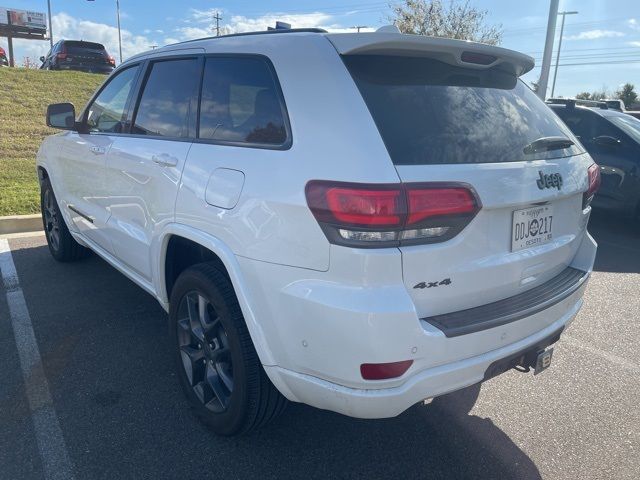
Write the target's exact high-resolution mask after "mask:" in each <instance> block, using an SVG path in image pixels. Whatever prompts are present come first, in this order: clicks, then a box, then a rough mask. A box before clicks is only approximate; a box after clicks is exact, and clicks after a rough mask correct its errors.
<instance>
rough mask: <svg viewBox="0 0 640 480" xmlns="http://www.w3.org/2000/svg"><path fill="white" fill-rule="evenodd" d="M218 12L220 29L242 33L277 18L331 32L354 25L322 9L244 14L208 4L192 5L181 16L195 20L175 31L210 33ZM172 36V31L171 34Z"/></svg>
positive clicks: (263, 27)
mask: <svg viewBox="0 0 640 480" xmlns="http://www.w3.org/2000/svg"><path fill="white" fill-rule="evenodd" d="M216 13H219V14H220V15H221V16H222V17H223V21H222V22H221V26H220V28H221V30H222V32H223V33H242V32H253V31H258V30H266V29H267V28H268V27H273V26H275V24H276V21H281V22H285V23H289V24H290V25H291V26H292V27H293V28H314V27H318V28H324V29H325V30H329V31H331V32H353V31H354V29H353V28H350V27H347V26H344V25H341V24H339V23H336V21H335V19H334V16H332V15H329V14H326V13H323V12H312V13H302V14H286V13H268V14H265V15H261V16H259V17H247V16H244V15H231V16H229V15H228V14H226V15H225V12H224V10H222V9H215V8H211V9H208V10H197V9H191V10H190V12H189V15H188V16H187V17H186V18H185V19H184V21H183V22H184V23H187V24H194V23H195V24H197V25H196V26H193V25H189V26H185V27H178V28H176V29H175V31H174V32H175V33H176V34H177V36H179V37H180V38H182V39H185V40H193V39H196V38H202V37H209V36H211V35H213V34H214V32H215V20H214V19H213V16H214V15H215V14H216ZM373 30H375V29H374V28H363V29H361V30H360V31H362V32H367V31H373ZM174 36H175V35H174Z"/></svg>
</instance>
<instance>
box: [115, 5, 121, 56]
mask: <svg viewBox="0 0 640 480" xmlns="http://www.w3.org/2000/svg"><path fill="white" fill-rule="evenodd" d="M116 15H117V16H118V49H119V53H120V63H122V34H121V33H120V0H116Z"/></svg>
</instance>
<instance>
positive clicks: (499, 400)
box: [0, 215, 640, 479]
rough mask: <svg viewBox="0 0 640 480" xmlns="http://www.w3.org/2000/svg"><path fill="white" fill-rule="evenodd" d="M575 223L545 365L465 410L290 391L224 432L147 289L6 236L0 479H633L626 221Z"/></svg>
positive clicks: (639, 471) (633, 233)
mask: <svg viewBox="0 0 640 480" xmlns="http://www.w3.org/2000/svg"><path fill="white" fill-rule="evenodd" d="M590 230H591V232H592V234H593V235H594V237H595V238H596V240H597V241H598V243H599V252H598V257H597V261H596V268H595V271H594V274H593V277H592V279H591V281H590V284H589V286H588V290H587V294H586V299H585V306H584V308H583V309H582V311H581V313H580V314H579V316H578V317H577V319H576V321H575V322H574V323H573V325H572V326H571V327H570V328H569V329H568V331H567V332H566V334H565V335H564V336H563V339H562V340H561V341H560V343H558V344H557V345H556V349H555V352H554V357H553V365H552V367H551V368H550V369H549V371H547V372H545V373H544V374H542V375H539V376H537V377H535V378H534V377H533V375H532V374H528V375H523V374H521V373H517V372H515V371H511V372H508V373H506V374H504V375H502V376H500V377H497V378H495V379H493V380H491V381H489V382H487V383H486V384H484V386H483V387H482V393H481V395H480V398H479V401H478V403H477V404H476V406H475V407H474V409H473V410H472V411H471V413H470V414H468V415H458V414H456V412H455V411H446V410H438V409H437V408H435V407H434V406H429V405H427V406H422V405H421V406H416V407H413V408H412V409H410V410H408V411H407V412H405V413H404V414H402V415H401V416H400V417H398V418H394V419H387V420H378V421H363V420H355V419H351V418H347V417H343V416H341V415H338V414H334V413H330V412H323V411H319V410H315V409H312V408H310V407H306V406H303V405H290V406H289V408H288V409H287V411H286V412H285V414H284V415H283V416H282V417H281V418H279V419H278V420H277V421H275V422H274V423H273V424H271V425H269V426H268V427H267V428H265V429H262V430H260V431H258V432H255V433H253V434H251V435H249V436H245V437H240V438H233V439H226V438H219V437H216V436H214V435H213V434H212V433H210V432H209V431H208V430H207V429H206V428H204V427H203V426H202V425H201V424H200V423H199V422H198V421H197V420H196V418H195V417H194V416H193V415H192V414H191V413H190V412H189V410H188V407H187V403H186V401H185V399H184V398H183V395H182V393H181V391H180V389H179V385H178V382H177V379H176V378H175V375H174V367H173V363H172V359H171V357H170V355H169V351H170V348H171V346H170V344H169V339H168V335H167V325H166V315H165V314H164V312H163V311H162V310H161V308H160V307H159V305H158V304H157V303H156V301H155V300H154V299H153V298H151V297H150V296H149V295H147V294H146V293H145V292H143V291H142V290H141V289H139V288H138V287H137V286H135V285H134V284H133V283H131V282H130V281H128V280H127V279H125V277H123V276H122V275H121V274H119V273H118V272H117V271H115V270H114V269H113V268H111V267H110V266H108V265H107V264H106V263H105V262H103V261H101V260H100V259H98V258H97V257H95V256H93V257H91V258H89V259H87V260H85V261H82V262H80V263H76V264H67V265H63V264H58V263H56V262H55V261H54V260H53V259H52V258H51V257H50V255H49V252H48V250H47V248H46V245H45V240H44V237H43V236H34V237H24V238H12V239H9V240H8V245H9V247H10V249H11V258H12V260H13V264H14V265H15V271H16V273H17V280H18V281H19V285H20V287H21V289H22V293H23V295H24V300H25V304H26V306H27V309H28V317H29V318H30V320H31V324H32V327H33V334H34V338H35V346H36V347H37V350H38V351H39V357H37V358H36V357H34V358H27V359H25V358H22V363H21V356H20V355H24V352H25V351H28V350H25V348H26V347H25V346H24V345H22V344H21V343H22V342H26V343H28V338H27V340H25V339H24V338H22V337H21V336H20V335H17V336H16V335H14V330H15V329H16V328H18V329H21V328H22V327H23V326H24V325H22V326H21V324H20V321H21V320H20V318H17V317H20V316H21V315H22V316H24V313H25V312H20V311H16V308H15V305H14V306H13V308H11V309H10V305H13V304H12V303H11V302H13V301H14V297H12V295H13V293H15V292H14V290H15V288H14V287H15V285H13V284H10V285H4V286H3V285H2V282H0V379H1V381H0V478H2V479H32V478H69V477H70V476H73V477H74V478H76V479H98V478H105V479H107V478H108V479H115V478H154V479H159V478H230V479H233V478H500V479H503V478H518V479H521V478H563V479H568V478H571V479H573V478H576V479H578V478H579V479H591V478H593V479H614V478H615V479H623V478H629V479H637V478H640V460H639V458H640V406H639V405H640V381H639V380H638V378H639V377H640V360H639V357H638V353H637V351H638V345H639V344H640V325H639V323H638V317H639V316H640V228H638V227H637V226H632V225H630V224H628V223H626V222H624V221H621V220H617V219H611V218H607V217H605V216H598V215H596V216H594V218H592V223H591V227H590ZM3 255H4V259H5V261H4V262H0V267H2V268H3V269H5V270H6V269H7V268H8V267H7V265H8V263H7V261H6V259H7V253H6V252H5V253H4V254H3ZM5 273H6V272H3V274H5ZM5 277H6V275H5ZM4 283H8V282H7V280H6V278H5V282H4ZM9 283H10V282H9ZM12 299H13V300H12ZM16 315H17V317H16ZM28 333H29V332H28V331H27V334H28ZM26 336H27V337H28V335H26ZM31 347H34V345H31ZM40 359H41V362H40ZM25 362H26V364H27V365H30V367H29V368H28V369H27V370H26V373H25V375H23V371H22V367H21V365H22V366H24V365H25ZM25 379H26V381H25ZM42 382H44V384H45V385H47V386H48V388H45V389H44V390H43V389H42V385H43V383H42ZM34 399H35V400H34ZM52 425H53V427H52ZM56 426H57V427H56ZM43 429H44V430H43Z"/></svg>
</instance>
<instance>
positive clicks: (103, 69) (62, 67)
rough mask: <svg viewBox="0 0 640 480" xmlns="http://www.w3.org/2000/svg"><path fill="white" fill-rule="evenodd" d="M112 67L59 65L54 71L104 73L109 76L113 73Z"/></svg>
mask: <svg viewBox="0 0 640 480" xmlns="http://www.w3.org/2000/svg"><path fill="white" fill-rule="evenodd" d="M113 68H114V67H112V66H110V65H78V64H74V63H69V64H66V63H61V64H58V65H57V66H56V70H74V71H77V72H86V73H104V74H109V73H111V72H112V71H113Z"/></svg>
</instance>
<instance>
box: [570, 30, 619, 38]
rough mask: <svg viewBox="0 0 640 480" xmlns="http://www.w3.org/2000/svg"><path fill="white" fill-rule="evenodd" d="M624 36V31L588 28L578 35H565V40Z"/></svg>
mask: <svg viewBox="0 0 640 480" xmlns="http://www.w3.org/2000/svg"><path fill="white" fill-rule="evenodd" d="M616 37H624V33H622V32H617V31H615V30H599V29H598V30H587V31H585V32H580V33H579V34H577V35H569V36H567V37H564V39H565V40H597V39H599V38H616Z"/></svg>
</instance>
